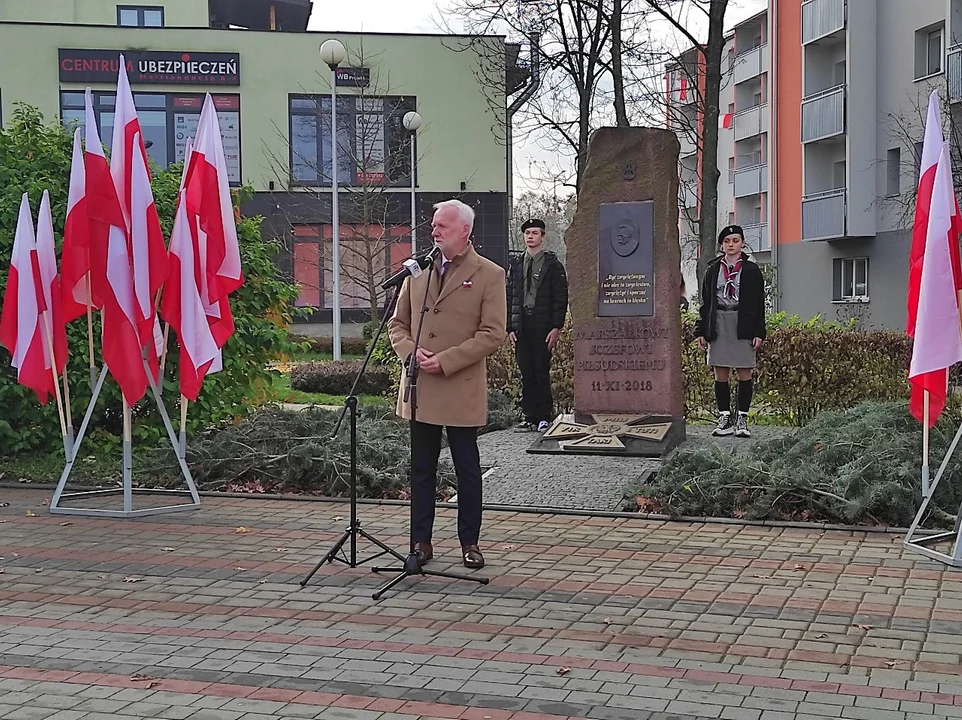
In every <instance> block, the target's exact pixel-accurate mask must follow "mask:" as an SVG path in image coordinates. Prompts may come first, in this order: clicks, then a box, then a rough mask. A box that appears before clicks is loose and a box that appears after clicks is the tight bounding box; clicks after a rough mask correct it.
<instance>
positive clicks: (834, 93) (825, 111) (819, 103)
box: [802, 85, 845, 143]
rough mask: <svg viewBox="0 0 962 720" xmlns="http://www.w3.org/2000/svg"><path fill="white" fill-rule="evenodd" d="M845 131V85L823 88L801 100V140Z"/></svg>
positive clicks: (825, 136)
mask: <svg viewBox="0 0 962 720" xmlns="http://www.w3.org/2000/svg"><path fill="white" fill-rule="evenodd" d="M844 132H845V86H844V85H839V86H838V87H834V88H829V89H828V90H823V91H822V92H820V93H816V94H815V95H809V96H808V97H806V98H805V99H803V100H802V142H803V143H807V142H815V141H816V140H824V139H825V138H830V137H834V136H835V135H841V134H842V133H844Z"/></svg>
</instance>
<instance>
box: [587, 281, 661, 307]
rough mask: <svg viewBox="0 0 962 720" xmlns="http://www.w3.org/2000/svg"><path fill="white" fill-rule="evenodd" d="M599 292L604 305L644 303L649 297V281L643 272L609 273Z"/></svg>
mask: <svg viewBox="0 0 962 720" xmlns="http://www.w3.org/2000/svg"><path fill="white" fill-rule="evenodd" d="M599 292H600V294H601V302H602V303H603V304H605V305H644V304H645V303H647V302H648V301H649V300H650V297H651V282H650V281H649V280H648V276H647V275H645V274H644V273H628V274H625V275H609V276H608V277H606V278H604V279H603V280H602V281H601V289H600V291H599Z"/></svg>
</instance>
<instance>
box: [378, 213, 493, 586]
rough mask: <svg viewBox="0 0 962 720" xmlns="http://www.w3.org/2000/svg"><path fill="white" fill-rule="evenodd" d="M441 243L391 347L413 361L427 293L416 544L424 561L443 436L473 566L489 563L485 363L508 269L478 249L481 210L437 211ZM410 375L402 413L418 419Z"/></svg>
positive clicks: (392, 325)
mask: <svg viewBox="0 0 962 720" xmlns="http://www.w3.org/2000/svg"><path fill="white" fill-rule="evenodd" d="M434 208H435V213H434V221H433V228H434V231H433V237H434V242H435V244H436V245H437V246H438V247H439V248H440V250H441V255H440V256H439V257H438V259H437V260H436V261H435V263H434V265H433V266H432V267H430V268H428V269H427V270H426V271H425V272H424V273H422V274H421V275H420V276H419V277H417V278H413V277H412V278H410V279H408V280H407V281H406V282H405V284H404V287H403V289H402V290H401V295H400V297H399V298H398V304H397V308H396V309H395V311H394V316H393V317H392V318H391V320H390V322H389V323H388V333H389V335H390V337H391V345H393V346H394V351H395V352H396V353H397V354H398V357H400V358H401V362H402V363H407V362H408V359H409V358H410V357H411V353H412V352H413V351H414V335H415V333H416V332H417V327H418V319H419V316H420V314H421V308H422V305H423V302H424V294H425V289H427V312H426V313H425V315H424V327H423V328H422V330H421V342H420V346H419V348H418V351H417V364H418V368H419V370H418V375H417V406H416V411H417V416H416V421H415V422H414V423H412V425H411V450H412V456H413V458H412V461H413V467H412V468H411V504H412V514H413V527H412V538H413V540H414V542H415V546H414V549H415V553H416V554H417V555H418V558H419V561H420V563H421V564H422V565H423V564H425V563H426V562H428V561H429V560H430V559H431V558H432V557H433V556H434V550H433V548H432V546H431V540H432V534H433V529H434V506H435V501H436V495H437V469H438V457H439V455H440V454H441V430H442V428H447V435H448V445H449V447H450V448H451V456H452V458H453V460H454V469H455V472H456V473H457V476H458V538H459V540H460V541H461V558H462V560H463V561H464V565H465V567H469V568H481V567H484V556H482V555H481V551H480V549H479V548H478V538H479V536H480V534H481V460H480V456H479V453H478V429H479V428H480V427H482V426H484V425H485V423H486V422H487V417H488V382H487V370H486V368H485V358H486V357H487V356H488V355H490V354H491V353H493V352H494V351H495V350H497V349H498V348H499V347H500V346H501V345H502V343H503V342H504V340H505V321H506V317H505V315H506V310H507V302H506V298H505V272H504V270H503V269H502V268H501V267H500V266H499V265H497V264H496V263H493V262H491V261H490V260H488V259H486V258H483V257H481V256H480V255H478V253H477V252H476V251H475V249H474V246H473V245H472V244H471V241H470V239H469V238H470V236H471V231H472V229H473V227H474V210H472V209H471V208H470V207H469V206H468V205H465V204H464V203H462V202H460V201H459V200H447V201H445V202H442V203H438V204H437V205H435V206H434ZM406 385H407V376H406V372H404V371H402V378H401V389H400V392H399V393H398V404H397V412H398V415H400V416H401V417H403V418H405V419H406V420H410V419H411V403H410V398H409V401H408V402H405V400H404V391H405V387H406Z"/></svg>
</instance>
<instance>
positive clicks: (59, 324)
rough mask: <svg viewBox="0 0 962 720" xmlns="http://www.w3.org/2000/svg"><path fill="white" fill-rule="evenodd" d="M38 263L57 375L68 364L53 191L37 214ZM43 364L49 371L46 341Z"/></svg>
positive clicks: (45, 192)
mask: <svg viewBox="0 0 962 720" xmlns="http://www.w3.org/2000/svg"><path fill="white" fill-rule="evenodd" d="M37 265H38V266H39V269H40V291H41V295H42V296H43V303H44V306H45V307H46V311H45V312H46V315H47V319H48V321H49V324H50V333H51V335H52V339H53V355H54V363H53V364H54V367H55V368H56V370H57V375H59V374H60V373H62V372H63V371H64V368H65V367H67V323H66V322H65V321H64V315H63V303H62V300H61V295H60V276H59V273H58V272H57V244H56V240H55V239H54V234H53V216H52V215H51V213H50V193H49V192H48V191H46V190H44V191H43V199H42V200H41V201H40V215H39V216H38V217H37ZM43 348H44V364H45V365H46V367H47V370H48V371H49V370H50V366H51V362H50V357H49V355H50V351H49V348H48V346H47V343H46V342H44V345H43Z"/></svg>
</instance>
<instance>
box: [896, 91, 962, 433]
mask: <svg viewBox="0 0 962 720" xmlns="http://www.w3.org/2000/svg"><path fill="white" fill-rule="evenodd" d="M941 117H942V116H941V111H940V103H939V94H938V91H933V92H932V94H931V95H930V96H929V107H928V115H927V117H926V122H925V137H924V140H923V143H922V157H921V162H920V167H919V187H918V193H917V197H916V206H915V223H914V225H913V228H912V250H911V253H910V257H909V280H908V307H907V319H906V327H905V331H906V332H907V333H908V335H909V336H910V337H914V338H916V342H915V347H917V348H918V349H919V352H921V353H926V352H928V351H927V349H926V348H925V347H924V345H922V344H921V343H920V341H919V340H918V336H917V333H918V324H919V314H920V309H919V306H920V302H921V298H922V274H923V271H924V267H925V264H926V262H928V260H927V259H926V258H927V248H928V244H929V239H930V237H933V235H932V232H931V228H930V225H931V223H932V222H933V217H934V216H933V213H934V212H936V211H937V212H940V213H942V212H944V208H943V205H944V204H945V198H944V197H940V198H939V203H938V204H937V205H936V203H935V202H934V200H935V192H936V191H935V183H936V175H937V173H938V167H939V163H940V159H941V157H942V154H943V151H944V149H945V140H944V137H943V135H942V121H941ZM946 163H947V164H946V168H947V171H948V173H949V175H948V182H949V188H950V192H949V199H948V217H949V229H947V230H946V231H945V236H944V237H943V238H942V239H941V240H938V242H939V243H940V247H941V246H942V245H944V246H945V247H946V254H945V255H944V256H943V255H939V257H944V260H945V261H946V263H947V264H946V266H945V268H944V270H945V271H946V272H949V273H950V277H951V279H952V282H953V286H954V288H955V292H954V293H953V296H952V304H953V306H954V307H955V308H956V312H958V300H957V298H958V291H959V290H960V289H962V263H960V259H959V236H960V233H962V214H960V213H959V208H958V203H957V201H956V199H955V193H954V191H953V190H952V175H951V164H950V160H949V158H948V157H947V158H946ZM940 217H941V215H940ZM941 230H942V229H941V228H936V230H935V235H934V237H936V238H938V237H939V233H941ZM956 325H958V322H957V321H956ZM915 352H916V350H915V348H913V366H914V367H916V369H918V368H919V367H922V366H923V365H918V364H916V361H915ZM919 362H920V363H921V360H920V361H919ZM911 388H912V392H911V396H910V398H909V411H910V412H911V413H912V415H913V416H914V417H915V418H916V419H917V420H918V421H919V422H924V423H927V424H928V425H929V427H931V426H933V425H934V424H935V422H936V420H938V417H939V415H941V414H942V410H943V408H944V407H945V399H946V397H947V390H948V366H945V367H944V368H935V369H932V370H929V371H926V372H924V373H923V372H919V374H918V375H917V376H914V378H912V379H911ZM926 390H928V392H929V413H928V417H927V418H926V417H925V391H926Z"/></svg>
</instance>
